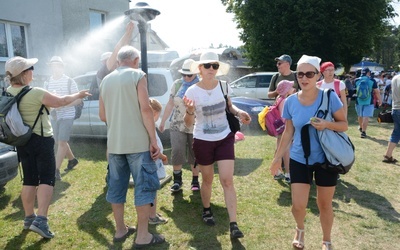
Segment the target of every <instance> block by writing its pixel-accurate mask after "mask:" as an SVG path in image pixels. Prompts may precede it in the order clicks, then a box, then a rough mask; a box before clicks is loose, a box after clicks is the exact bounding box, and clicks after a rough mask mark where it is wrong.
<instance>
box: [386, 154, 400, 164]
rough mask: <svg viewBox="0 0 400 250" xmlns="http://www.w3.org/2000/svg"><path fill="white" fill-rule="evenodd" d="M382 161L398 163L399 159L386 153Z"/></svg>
mask: <svg viewBox="0 0 400 250" xmlns="http://www.w3.org/2000/svg"><path fill="white" fill-rule="evenodd" d="M382 162H385V163H396V162H397V160H396V159H395V158H393V156H390V157H389V156H386V155H384V156H383V160H382Z"/></svg>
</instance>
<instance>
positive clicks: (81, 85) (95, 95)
mask: <svg viewBox="0 0 400 250" xmlns="http://www.w3.org/2000/svg"><path fill="white" fill-rule="evenodd" d="M74 80H75V82H76V84H77V85H78V89H79V90H83V89H88V90H89V92H90V93H91V94H92V95H91V96H88V97H87V98H85V99H87V100H98V99H99V88H98V86H97V79H96V75H88V76H82V77H77V78H74Z"/></svg>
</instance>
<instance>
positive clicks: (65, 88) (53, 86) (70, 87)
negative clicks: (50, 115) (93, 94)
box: [44, 75, 79, 120]
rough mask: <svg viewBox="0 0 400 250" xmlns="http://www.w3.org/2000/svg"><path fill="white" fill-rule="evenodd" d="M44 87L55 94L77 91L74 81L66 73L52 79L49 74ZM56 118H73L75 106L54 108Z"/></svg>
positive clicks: (64, 94)
mask: <svg viewBox="0 0 400 250" xmlns="http://www.w3.org/2000/svg"><path fill="white" fill-rule="evenodd" d="M44 88H45V89H46V90H47V91H49V92H50V93H52V94H54V95H57V96H60V97H61V96H66V95H71V94H74V93H77V92H79V90H78V86H77V85H76V82H75V81H74V80H73V79H71V78H69V77H68V76H66V75H63V76H62V77H61V78H60V79H57V80H54V79H53V77H52V76H51V77H50V79H49V81H47V82H45V83H44ZM56 114H57V116H56V117H57V120H62V119H74V118H75V107H74V106H69V107H61V108H57V109H56Z"/></svg>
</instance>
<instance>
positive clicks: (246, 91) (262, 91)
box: [230, 72, 276, 100]
mask: <svg viewBox="0 0 400 250" xmlns="http://www.w3.org/2000/svg"><path fill="white" fill-rule="evenodd" d="M275 74H276V72H255V73H251V74H248V75H245V76H242V77H240V78H239V79H237V80H235V81H233V82H231V83H230V85H231V87H232V91H233V96H243V97H251V98H258V99H264V100H267V99H269V98H268V90H269V84H270V82H271V78H272V76H274V75H275Z"/></svg>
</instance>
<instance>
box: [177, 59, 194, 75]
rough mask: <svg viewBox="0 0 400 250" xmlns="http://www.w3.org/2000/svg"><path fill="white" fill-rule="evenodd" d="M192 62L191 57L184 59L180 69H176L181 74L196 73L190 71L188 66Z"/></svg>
mask: <svg viewBox="0 0 400 250" xmlns="http://www.w3.org/2000/svg"><path fill="white" fill-rule="evenodd" d="M192 63H194V60H193V59H186V60H185V61H184V62H183V65H182V69H180V70H178V71H179V72H181V73H182V74H185V75H194V74H196V73H194V72H192V71H191V70H190V66H191V65H192Z"/></svg>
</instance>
